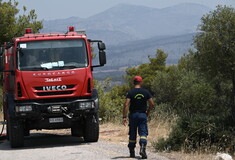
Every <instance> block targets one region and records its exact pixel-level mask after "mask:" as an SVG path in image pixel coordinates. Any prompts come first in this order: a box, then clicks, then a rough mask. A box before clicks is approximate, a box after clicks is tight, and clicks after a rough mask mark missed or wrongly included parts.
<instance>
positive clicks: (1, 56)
mask: <svg viewBox="0 0 235 160" xmlns="http://www.w3.org/2000/svg"><path fill="white" fill-rule="evenodd" d="M3 67H4V66H3V55H0V72H2V71H3Z"/></svg>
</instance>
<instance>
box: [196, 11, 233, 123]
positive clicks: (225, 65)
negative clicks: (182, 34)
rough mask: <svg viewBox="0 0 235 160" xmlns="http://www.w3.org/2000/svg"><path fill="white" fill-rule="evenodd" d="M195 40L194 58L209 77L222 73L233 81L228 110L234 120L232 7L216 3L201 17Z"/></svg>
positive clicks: (223, 76) (221, 74)
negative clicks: (211, 9)
mask: <svg viewBox="0 0 235 160" xmlns="http://www.w3.org/2000/svg"><path fill="white" fill-rule="evenodd" d="M201 21H202V24H201V25H199V30H200V31H201V32H199V33H198V34H197V36H196V37H195V40H194V44H195V48H196V49H197V52H196V53H195V58H196V60H197V62H198V64H199V66H200V69H201V71H203V72H205V73H206V74H207V77H208V79H214V77H218V76H221V77H222V78H223V80H229V81H231V83H232V88H233V89H232V92H231V105H230V106H231V111H232V117H233V121H234V122H233V124H235V37H234V35H235V9H234V8H232V7H227V6H217V9H216V10H214V11H212V12H210V13H209V14H206V15H204V16H203V17H202V19H201Z"/></svg>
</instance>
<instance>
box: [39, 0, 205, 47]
mask: <svg viewBox="0 0 235 160" xmlns="http://www.w3.org/2000/svg"><path fill="white" fill-rule="evenodd" d="M209 10H210V8H208V7H206V6H203V5H199V4H193V3H183V4H180V5H175V6H172V7H167V8H163V9H157V8H149V7H145V6H136V5H130V4H119V5H117V6H114V7H112V8H110V9H108V10H106V11H104V12H101V13H99V14H97V15H94V16H91V17H89V18H86V19H82V18H79V17H71V18H68V19H58V20H51V21H44V29H43V30H42V32H62V33H63V32H65V29H66V28H67V27H68V26H69V25H74V26H76V28H77V29H85V30H86V31H87V34H88V36H89V37H91V38H93V39H102V40H104V41H105V42H106V43H107V44H117V43H120V42H126V41H132V40H140V39H147V38H151V37H155V36H160V35H180V34H187V33H193V32H195V31H196V27H197V25H198V24H199V23H200V18H201V17H202V15H203V14H205V13H207V12H208V11H209Z"/></svg>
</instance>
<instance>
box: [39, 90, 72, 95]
mask: <svg viewBox="0 0 235 160" xmlns="http://www.w3.org/2000/svg"><path fill="white" fill-rule="evenodd" d="M72 93H73V91H59V92H39V93H36V94H37V95H38V96H54V95H67V94H72Z"/></svg>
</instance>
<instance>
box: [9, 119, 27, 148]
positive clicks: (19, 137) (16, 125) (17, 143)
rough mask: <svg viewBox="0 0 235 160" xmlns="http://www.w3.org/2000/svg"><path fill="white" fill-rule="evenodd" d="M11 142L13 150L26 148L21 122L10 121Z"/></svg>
mask: <svg viewBox="0 0 235 160" xmlns="http://www.w3.org/2000/svg"><path fill="white" fill-rule="evenodd" d="M7 125H9V126H8V129H9V140H10V144H11V147H12V148H17V147H23V146H24V128H23V125H22V123H21V122H19V121H16V120H12V119H10V120H8V123H7Z"/></svg>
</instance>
